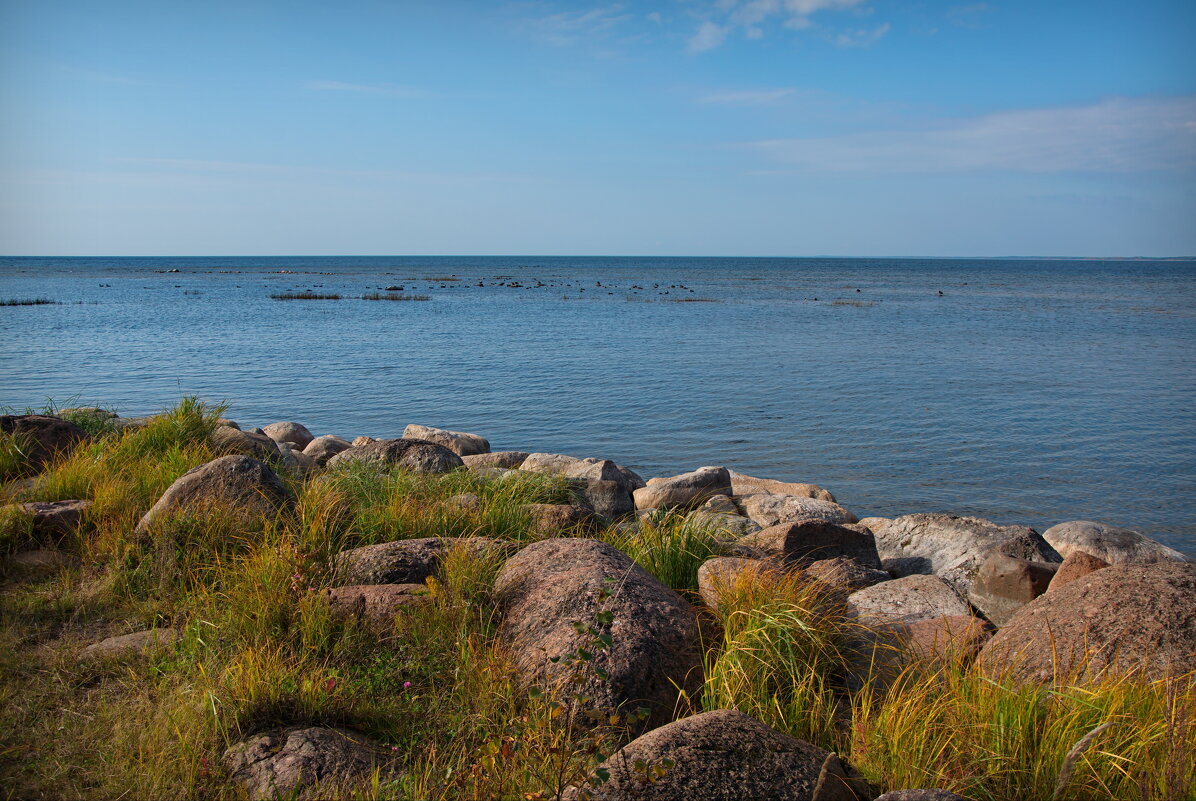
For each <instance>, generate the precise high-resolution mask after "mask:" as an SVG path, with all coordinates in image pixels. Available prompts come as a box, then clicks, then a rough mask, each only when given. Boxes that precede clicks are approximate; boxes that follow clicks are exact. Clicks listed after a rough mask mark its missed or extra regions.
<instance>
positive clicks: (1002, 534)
mask: <svg viewBox="0 0 1196 801" xmlns="http://www.w3.org/2000/svg"><path fill="white" fill-rule="evenodd" d="M876 549H877V551H878V552H879V553H880V558H881V559H882V560H883V561H884V566H885V568H886V569H887V570H889V572H891V573H893V575H895V576H898V577H901V576H907V575H913V574H916V573H933V574H934V575H936V576H939V577H940V578H942V579H945V580H946V581H947V582H948V583H949V584H951V586H952V587H954V588H955V589H956V591H957V592H959V593H960V594H961V595H964V596H966V595H967V594H968V592H969V591H970V590H971V588H972V582H973V581H974V580H975V577H976V572H977V571H978V570H979V569H980V565H981V563H983V562H984V560H985V559H987V558H988V556H989V554H990V553H992V552H994V551H996V552H999V553H1002V554H1004V555H1005V556H1012V557H1015V558H1018V559H1025V560H1027V561H1032V562H1056V563H1058V562H1062V561H1063V557H1061V556H1060V555H1059V554H1058V553H1057V552H1056V551H1055V549H1054V548H1052V547H1051V546H1050V545H1049V544H1048V543H1047V542H1046V540H1044V539H1043V538H1042V537H1041V536H1040V535H1039V534H1038V532H1036V531H1035V530H1034V529H1032V528H1029V527H1028V526H998V525H997V524H995V523H993V522H991V521H988V520H982V519H980V518H977V517H958V516H956V515H947V514H939V513H931V514H913V515H905V516H903V517H898V518H895V519H894V520H893V521H892V522H890V523H889V524H888V525H886V526H884V527H883V528H881V529H880V530H879V531H877V532H876Z"/></svg>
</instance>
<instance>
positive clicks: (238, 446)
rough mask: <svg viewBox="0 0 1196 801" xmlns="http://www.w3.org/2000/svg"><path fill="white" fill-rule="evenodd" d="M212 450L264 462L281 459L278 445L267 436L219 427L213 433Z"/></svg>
mask: <svg viewBox="0 0 1196 801" xmlns="http://www.w3.org/2000/svg"><path fill="white" fill-rule="evenodd" d="M212 448H213V449H214V450H215V451H216V452H217V453H223V454H240V455H241V456H251V457H253V458H254V459H260V460H261V461H263V462H269V461H275V460H277V459H278V458H279V451H278V444H277V443H276V442H275V441H274V440H272V439H270V438H269V437H267V436H266V435H265V434H258V433H256V432H255V431H241V430H240V429H236V428H230V427H229V426H217V427H216V430H215V431H213V432H212Z"/></svg>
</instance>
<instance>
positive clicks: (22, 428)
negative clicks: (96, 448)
mask: <svg viewBox="0 0 1196 801" xmlns="http://www.w3.org/2000/svg"><path fill="white" fill-rule="evenodd" d="M0 433H4V434H8V435H10V436H12V437H15V438H17V439H18V440H20V441H21V442H22V443H23V446H22V451H23V452H24V455H25V464H26V465H27V466H28V468H29V469H30V470H32V471H34V472H40V471H41V470H42V469H43V468H44V467H45V466H46V465H47V464H49V463H50V462H51V461H53V460H54V459H56V458H58V457H59V456H63V455H65V454H67V453H69V452H70V451H72V450H74V448H75V447H76V446H78V445H79V444H80V443H83V442H87V441H88V440H89V439H90V437H89V436H88V435H87V432H86V431H84V430H83V429H82V428H80V427H79V426H77V425H75V424H74V423H72V422H69V421H67V420H63V419H61V418H58V417H50V416H48V415H44V414H4V415H0Z"/></svg>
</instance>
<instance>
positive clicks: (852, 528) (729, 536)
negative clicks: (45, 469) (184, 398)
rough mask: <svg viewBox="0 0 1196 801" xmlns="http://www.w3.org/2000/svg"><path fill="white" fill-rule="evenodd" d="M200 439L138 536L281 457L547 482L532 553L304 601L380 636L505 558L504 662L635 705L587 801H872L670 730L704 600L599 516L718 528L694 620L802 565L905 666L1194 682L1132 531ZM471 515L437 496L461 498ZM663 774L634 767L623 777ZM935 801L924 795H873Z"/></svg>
mask: <svg viewBox="0 0 1196 801" xmlns="http://www.w3.org/2000/svg"><path fill="white" fill-rule="evenodd" d="M6 430H7V429H6ZM213 441H214V442H215V443H216V445H217V447H218V448H220V449H221V450H223V451H225V452H226V455H224V456H221V457H219V458H217V459H215V460H213V461H211V462H208V463H207V464H204V465H201V466H199V467H197V468H195V469H194V470H191V471H189V472H188V473H186V474H185V475H183V476H182V477H180V478H179V479H178V480H177V481H176V482H175V483H174V484H173V485H172V486H171V487H170V488H169V489H168V490H167V491H166V492H165V493H164V494H163V496H162V497H161V499H159V500H158V502H157V503H155V504H154V506H153V507H152V508H151V509H150V510H148V511H147V512H146V514H145V516H144V517H143V518H142V520H141V522H140V523H139V524H138V529H139V530H141V531H152V529H153V527H154V525H155V523H156V522H157V521H158V520H161V519H163V518H165V517H168V516H170V515H172V514H174V513H177V512H179V511H187V510H191V509H195V508H202V507H203V506H205V505H207V504H211V503H223V504H232V505H234V506H238V507H241V508H244V509H246V510H248V511H250V512H251V513H257V514H261V513H267V514H272V513H274V512H276V511H278V510H280V509H285V508H286V507H288V506H289V505H290V504H292V503H293V502H294V498H293V496H292V495H291V494H290V490H289V489H288V488H287V485H286V483H285V482H283V481H281V480H280V479H279V477H278V475H277V473H276V472H275V468H279V467H281V468H287V469H291V470H295V471H297V472H302V473H310V472H313V471H316V470H335V469H337V467H338V466H341V465H345V464H351V463H360V462H365V463H376V464H382V465H386V466H390V467H397V468H401V469H405V470H410V471H418V472H427V473H446V472H449V471H452V470H458V469H466V470H470V471H472V472H474V473H475V474H476V475H478V476H479V477H480V478H482V479H483V480H486V481H506V480H509V479H510V477H512V476H519V475H524V474H526V473H529V472H530V473H541V474H549V475H554V476H560V477H563V478H565V479H567V482H568V485H569V486H570V488H571V489H572V492H573V495H574V503H571V504H562V505H555V504H541V505H536V506H535V507H532V508H529V510H528V511H529V513H531V514H532V517H533V519H534V521H535V522H534V525H535V526H536V527H537V528H538V529H539V530H540V533H541V534H543V535H544V539H541V540H540V541H537V542H533V543H532V544H528V545H524V546H523V547H519V546H518V545H517V544H515V543H510V542H505V541H499V540H495V539H489V538H485V537H466V538H456V539H452V538H447V539H439V538H432V539H412V540H400V541H396V542H388V543H382V544H378V545H370V546H366V547H363V548H356V549H353V550H350V551H345V552H343V553H341V554H339V555H338V556H337V557H336V559H335V577H336V580H335V581H334V582H333V585H334V586H333V587H332V588H331V589H327V590H324V591H323V592H324V594H325V595H326V597H327V601H328V603H329V607H330V609H331V610H332V611H333V613H334V614H335V615H337V616H340V617H344V618H353V619H356V620H358V621H360V622H361V623H362V624H364V625H367V626H372V627H377V628H378V630H379V631H380V632H383V633H384V632H386V631H388V630H390V628H391V627H392V626H393V620H394V618H395V616H396V615H397V614H399V613H400V611H401V610H403V609H405V608H408V607H410V606H412V605H414V604H420V603H424V602H426V601H427V599H428V587H427V584H426V582H427V580H428V579H429V578H431V577H434V576H437V575H438V573H439V571H440V570H441V568H442V565H443V563H444V560H445V556H446V554H448V553H449V552H450V551H451V550H452V549H454V548H465V549H470V550H472V551H474V552H479V553H481V552H486V553H490V554H493V555H495V556H496V557H498V558H501V559H503V560H504V562H503V565H502V567H501V569H500V571H499V573H498V577H497V580H496V582H495V597H496V599H497V603H498V606H499V609H498V612H499V614H500V618H499V620H500V625H499V628H498V637H499V638H500V640H501V641H502V642H503V644H504V645H505V646H506V647H507V649H508V651H509V653H510V654H511V655H512V659H513V665H514V668H515V670H516V671H518V673H519V674H520V675H521V676H522V677H523V678H524V679H525V680H526V681H527V682H528V683H535V684H538V685H540V686H542V687H544V688H546V689H547V690H548V691H550V692H552V691H556V690H560V689H562V688H565V687H567V692H565V693H562V695H561V697H562V698H567V699H573V701H572V702H574V703H576V702H577V699H585V704H586V705H587V708H588V710H589V711H597V712H601V713H604V714H609V713H611V712H614V711H618V710H627V709H635V708H642V709H643V710H644V713H643V714H642V715H640V716H638V719H637V720H636V723H635V726H634V733H636V734H638V735H639V736H638V737H637V738H636V739H634V740H632V741H631V742H630V743H628V744H627V745H626V746H625V747H624V748H623V749H622V750H621V751H620V752H619V753H617V754H615V755H613V756H612V757H611V758H610V759H608V760H607V761H606V763H604V765H602V766H600V768H601V774H599V773H598V772H596V773H595V776H598V775H602V776H604V777H607V778H606V779H605V780H604V781H601V782H598V781H596V782H594V785H595V786H593V787H588V788H587V789H586V792H588V793H590V794H591V796H592V797H593V798H599V799H611V801H615V800H616V799H624V798H633V797H634V798H640V797H645V798H658V799H678V798H708V799H721V798H784V799H815V798H816V799H820V801H830V800H831V799H845V800H846V799H858V798H871V797H872V794H870V792H869V790H868V788H867V786H866V785H865V784H864V783H862V782H861V781H860V780H859V779H858V777H856V776H855V775H854V774H853V772H852V771H851V769H850V766H848V765H845V764H843V763H841V762H840V761H839V759H838V758H837V757H836V756H835V755H833V754H828V753H827V752H825V751H822V750H821V749H819V748H816V747H815V746H813V745H811V744H809V743H805V742H801V741H799V740H795V739H793V738H791V737H788V736H786V735H784V734H781V733H779V732H776V731H774V730H772V729H770V728H769V727H767V726H765V725H764V724H762V723H760V722H758V721H755V720H752V719H751V718H749V717H747V716H745V715H743V714H741V713H739V712H736V711H732V710H718V711H714V712H708V713H705V714H701V715H694V716H691V717H686V718H683V719H681V720H676V721H674V720H673V718H674V717H675V716H676V712H677V705H678V698H679V697H680V696H681V694H682V693H686V694H688V695H689V696H690V697H693V696H695V695H696V694H697V693H698V692H700V684H701V679H702V674H703V665H702V647H701V633H700V625H699V624H700V617H701V609H700V608H697V607H695V606H694V605H693V604H691V602H690V601H688V600H687V599H685V598H683V597H682V596H681V595H679V594H678V593H677V592H675V591H674V590H673V589H671V588H669V587H666V586H665V585H664V584H662V583H661V582H660V581H658V580H657V579H656V578H655V577H654V576H652V575H651V574H649V573H648V572H647V571H645V570H644V569H643V568H641V567H640V566H639V565H637V564H636V563H635V562H634V561H633V560H632V559H630V558H629V557H628V556H627V555H626V554H624V553H622V552H621V551H619V550H618V549H617V548H615V547H613V546H611V545H609V544H607V543H604V542H601V541H598V540H596V539H591V538H588V537H586V536H585V534H587V533H589V532H593V531H596V530H597V527H598V525H599V524H600V523H611V524H616V525H623V526H637V525H642V524H649V525H650V524H651V522H652V521H653V520H655V519H656V517H657V516H658V515H659V514H660V513H661V512H662V510H664V511H670V512H674V513H677V514H683V515H685V516H686V519H687V520H688V521H689V522H691V523H692V524H693V525H695V526H703V527H706V528H708V529H710V530H713V531H716V532H718V536H719V537H720V538H721V540H722V542H723V545H724V550H725V552H726V554H727V555H726V556H720V557H717V558H714V559H711V560H710V561H708V562H707V563H705V564H704V565H702V567H701V570H700V571H699V590H700V596H701V598H702V600H703V601H704V603H705V604H706V605H707V606H709V607H710V608H712V609H718V608H719V606H720V604H722V603H723V602H724V597H725V596H724V592H725V590H726V588H727V587H729V586H731V585H732V583H734V582H737V581H752V580H755V579H756V577H758V576H762V575H764V574H767V573H782V574H785V573H800V574H802V575H804V576H806V577H807V578H809V579H811V580H815V581H818V582H821V583H822V584H823V585H824V586H825V587H826V588H827V589H828V590H830V591H833V593H835V594H837V597H838V598H839V600H840V601H841V603H842V605H843V607H844V608H845V609H846V610H847V611H848V613H849V614H850V615H851V616H853V617H854V618H855V619H856V620H858V621H859V622H860V623H862V624H864V626H865V627H867V629H868V630H871V631H875V632H882V633H883V634H884V636H885V637H888V638H892V639H893V640H894V641H896V642H898V643H901V644H902V645H904V646H905V647H906V648H907V649H908V651H910V652H913V653H915V654H919V655H921V656H923V657H927V658H944V657H946V658H962V659H969V658H974V659H977V660H978V661H979V666H980V668H981V669H982V670H984V671H986V672H989V673H991V674H992V675H996V676H1001V677H1008V678H1013V679H1016V680H1022V681H1047V680H1050V679H1052V678H1053V677H1054V676H1056V675H1081V676H1082V675H1095V674H1098V673H1102V672H1105V671H1144V672H1146V673H1147V674H1148V675H1150V676H1152V677H1168V676H1177V675H1181V674H1185V673H1187V672H1190V671H1193V670H1196V564H1193V563H1192V560H1190V559H1189V558H1188V557H1186V556H1184V555H1183V554H1180V553H1178V552H1176V551H1174V550H1171V549H1169V548H1166V547H1165V546H1163V545H1161V544H1159V543H1157V542H1154V541H1153V540H1150V539H1149V538H1147V537H1145V536H1143V535H1141V534H1139V533H1137V532H1133V531H1128V530H1123V529H1116V528H1113V527H1109V526H1104V525H1101V524H1098V523H1091V522H1084V521H1075V522H1069V523H1063V524H1060V525H1057V526H1054V527H1052V528H1050V529H1048V530H1046V531H1045V532H1043V533H1041V534H1040V533H1039V532H1037V531H1035V530H1034V529H1032V528H1028V527H1025V526H1001V525H997V524H994V523H992V522H990V521H987V520H982V519H978V518H970V517H958V516H954V515H947V514H912V515H905V516H901V517H897V518H893V519H887V518H866V519H864V520H858V519H857V518H856V517H855V516H854V515H853V514H852V513H851V512H849V511H848V510H847V509H845V508H844V507H843V506H841V505H840V504H838V503H837V502H836V501H835V498H834V497H833V496H832V495H831V493H829V492H827V491H826V490H825V489H823V488H821V487H817V486H815V485H812V484H799V483H786V482H780V481H775V480H771V479H761V478H755V477H752V476H747V475H743V474H739V473H736V472H734V471H731V470H728V469H726V468H724V467H715V466H711V467H701V468H699V469H697V470H694V471H692V472H688V473H683V474H680V475H676V476H670V477H660V478H652V479H649V480H647V481H645V480H644V479H642V478H641V477H640V476H638V475H636V474H635V473H634V472H633V471H631V470H629V469H627V468H625V467H623V466H620V465H618V464H615V463H614V462H611V461H609V460H603V459H592V458H586V459H580V458H574V457H571V456H564V455H560V454H548V453H529V452H521V451H503V452H492V451H491V450H490V444H489V442H487V440H486V439H484V438H482V437H479V436H477V435H473V434H467V433H463V432H455V431H446V430H442V429H436V428H429V427H424V426H408V428H407V429H406V431H404V436H403V437H401V438H398V439H389V440H387V439H382V440H375V439H371V438H365V437H359V438H358V439H357V440H355V441H353V442H349V441H347V440H344V439H340V438H338V437H333V436H322V437H314V436H312V435H311V433H310V432H309V431H308V430H307V429H306V428H305V427H303V426H301V425H299V424H297V423H293V422H281V423H274V424H272V425H269V426H265V427H264V428H262V429H254V430H251V431H241V430H240V429H239V428H238V427H236V424H235V423H231V422H230V423H229V424H228V425H225V426H221V427H220V428H218V429H217V432H216V434H215V436H214V437H213ZM272 465H273V466H272ZM479 502H480V501H479V499H478V498H477V497H476V496H472V497H466V496H458V498H455V499H454V503H456V504H458V505H459V506H460V507H461V508H470V507H471V505H476V504H478V503H479ZM34 506H38V505H34ZM40 506H46V505H40ZM43 511H44V510H43ZM40 513H42V511H39V510H37V509H34V510H32V511H31V514H33V515H34V516H36V515H37V514H40ZM47 514H48V513H47ZM61 514H63V515H69V514H70V511H69V510H67V509H65V508H64V510H63V511H62V512H61ZM46 525H49V524H46ZM74 525H76V526H77V525H78V522H77V520H76V521H75V523H74ZM554 535H555V536H554ZM561 535H569V536H561ZM579 624H580V625H579ZM173 637H174V633H173V632H166V631H155V632H141V633H138V634H135V635H125V636H124V638H123V639H121V638H118V639H116V640H106V641H104V642H101V643H97V644H96V645H93V646H90V648H89V649H88V650H87V651H85V654H84V658H86V659H96V658H103V657H110V656H113V655H117V654H123V653H130V652H136V651H137V650H139V649H143V648H149V647H162V646H163V645H164V644H169V642H170V641H171V640H172V638H173ZM595 637H600V638H602V641H604V642H606V643H607V644H608V647H605V648H598V649H595V650H594V653H593V654H591V660H592V667H593V669H592V670H588V671H587V672H585V673H579V672H578V671H577V670H576V668H575V666H574V663H573V661H572V660H571V659H570V655H574V654H577V653H579V652H580V651H581V650H584V649H586V648H588V647H592V645H593V643H594V641H595V640H594V638H595ZM380 755H381V756H380ZM385 760H386V757H385V754H384V751H383V749H380V748H379V747H378V746H377V745H376V744H372V743H369V742H368V741H366V740H364V739H363V738H361V737H359V736H356V735H354V734H352V733H351V732H346V731H341V730H336V729H329V728H322V727H306V728H304V727H289V728H284V729H278V730H273V731H270V732H263V733H259V734H257V735H255V736H254V737H252V738H250V739H248V740H245V741H242V742H239V743H237V744H235V745H234V746H232V747H231V748H230V749H229V750H228V752H227V753H226V754H225V764H226V766H227V767H228V769H229V771H230V773H231V774H232V776H233V777H234V778H235V779H237V780H238V781H239V782H241V783H242V784H243V785H244V786H245V788H246V789H247V791H248V792H249V794H250V797H251V798H272V797H274V796H275V794H280V795H287V794H291V793H294V792H299V791H300V790H301V785H303V786H306V785H308V784H310V783H311V782H313V781H314V782H317V783H323V784H321V786H325V784H326V783H327V782H336V781H341V780H345V779H347V778H350V777H352V776H355V775H361V774H362V773H363V772H365V771H368V770H371V769H373V768H374V767H375V766H380V765H383V764H384V762H385ZM665 764H667V765H668V767H667V769H666V770H662V771H661V772H659V775H657V774H652V776H651V777H649V776H647V775H645V774H644V772H643V770H642V769H641V768H640V767H637V766H643V765H647V766H652V765H665ZM649 779H651V780H649ZM302 792H307V791H306V790H302ZM580 792H581V791H580V790H577V789H575V790H574V791H572V795H570V796H569V797H574V798H576V797H581V795H580ZM953 797H954V798H958V796H952V795H951V794H947V793H943V791H937V790H905V791H900V792H899V793H896V794H889V795H886V796H884V798H885V799H892V800H893V801H897V799H918V798H924V799H949V798H953Z"/></svg>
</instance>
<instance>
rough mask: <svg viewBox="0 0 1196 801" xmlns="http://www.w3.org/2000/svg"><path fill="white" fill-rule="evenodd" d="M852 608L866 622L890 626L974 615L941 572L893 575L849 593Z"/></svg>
mask: <svg viewBox="0 0 1196 801" xmlns="http://www.w3.org/2000/svg"><path fill="white" fill-rule="evenodd" d="M847 606H848V608H849V609H850V610H851V611H852V612H853V613H854V614H855V615H856V617H857V618H859V620H860V621H862V622H863V623H865V624H868V625H877V626H888V625H893V624H909V623H914V622H916V621H919V620H929V619H930V618H933V617H942V616H943V615H970V614H971V613H972V610H971V608H970V607H969V606H968V604H967V602H966V601H964V599H963V598H961V597H960V596H959V593H957V592H956V591H955V590H954V589H953V588H952V587H951V585H950V584H948V583H947V582H945V581H943V580H942V579H941V578H939V577H938V576H928V575H913V576H905V577H904V578H898V579H893V580H892V581H886V582H883V583H881V584H875V585H873V586H871V587H865V588H864V589H862V590H856V591H855V592H853V593H852V594H851V595H848V596H847Z"/></svg>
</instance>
